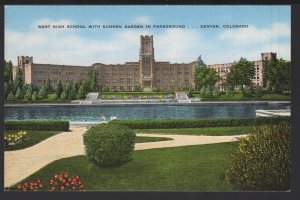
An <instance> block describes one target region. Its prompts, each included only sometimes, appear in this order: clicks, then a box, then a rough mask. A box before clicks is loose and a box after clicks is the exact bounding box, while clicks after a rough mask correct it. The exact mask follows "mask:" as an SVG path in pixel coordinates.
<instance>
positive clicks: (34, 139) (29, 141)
mask: <svg viewBox="0 0 300 200" xmlns="http://www.w3.org/2000/svg"><path fill="white" fill-rule="evenodd" d="M18 132H19V131H18V130H6V131H5V133H4V134H5V136H6V135H8V134H17V133H18ZM59 133H61V131H27V137H26V140H24V141H22V142H20V143H18V144H16V145H13V146H7V147H4V150H5V151H14V150H20V149H25V148H27V147H31V146H33V145H35V144H38V143H40V142H41V141H43V140H46V139H47V138H49V137H51V136H54V135H56V134H59ZM70 134H71V133H70ZM166 140H172V139H171V138H165V137H141V136H137V137H136V140H135V142H136V143H144V142H158V141H166Z"/></svg>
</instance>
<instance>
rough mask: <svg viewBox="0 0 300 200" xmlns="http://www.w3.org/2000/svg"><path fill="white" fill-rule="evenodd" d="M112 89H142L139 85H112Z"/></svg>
mask: <svg viewBox="0 0 300 200" xmlns="http://www.w3.org/2000/svg"><path fill="white" fill-rule="evenodd" d="M111 89H112V90H117V91H125V90H133V89H135V90H138V89H140V87H139V86H134V87H133V86H112V87H111Z"/></svg>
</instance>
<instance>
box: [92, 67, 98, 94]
mask: <svg viewBox="0 0 300 200" xmlns="http://www.w3.org/2000/svg"><path fill="white" fill-rule="evenodd" d="M97 85H98V83H97V71H96V70H92V71H91V72H90V89H91V91H92V92H95V91H96V90H97Z"/></svg>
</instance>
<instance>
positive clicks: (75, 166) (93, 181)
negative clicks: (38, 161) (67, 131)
mask: <svg viewBox="0 0 300 200" xmlns="http://www.w3.org/2000/svg"><path fill="white" fill-rule="evenodd" d="M237 144H238V143H237V142H231V143H221V144H209V145H197V146H188V147H177V148H164V149H152V150H143V151H135V152H134V156H133V160H132V161H131V162H129V163H126V164H125V165H123V166H121V167H115V168H99V167H97V166H95V165H94V164H93V163H91V162H89V161H88V160H87V159H86V157H85V156H76V157H72V158H65V159H61V160H59V161H56V162H54V163H51V164H49V165H47V166H46V167H44V168H42V169H41V170H39V171H38V172H36V173H34V174H33V175H32V176H30V177H29V178H27V179H26V180H25V181H31V180H36V179H37V178H40V179H41V180H42V181H43V183H44V184H46V185H45V186H46V188H47V187H48V185H47V184H48V183H47V182H48V179H49V178H50V177H51V176H52V175H53V174H54V173H56V172H68V173H69V174H70V175H72V176H74V175H77V174H78V175H80V176H81V178H82V180H83V181H84V184H85V186H86V187H87V189H88V190H89V191H92V190H94V191H230V190H231V187H230V185H229V183H228V182H227V181H226V179H225V172H226V169H227V165H228V156H229V155H230V153H231V151H232V149H233V148H236V147H237Z"/></svg>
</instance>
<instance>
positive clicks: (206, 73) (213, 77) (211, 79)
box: [195, 67, 220, 90]
mask: <svg viewBox="0 0 300 200" xmlns="http://www.w3.org/2000/svg"><path fill="white" fill-rule="evenodd" d="M218 80H220V76H219V75H218V74H217V72H216V71H215V70H214V69H212V68H208V67H201V68H196V72H195V84H196V87H197V88H198V89H200V90H201V88H202V87H203V86H205V87H208V86H210V87H212V86H214V85H215V84H216V82H217V81H218Z"/></svg>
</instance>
